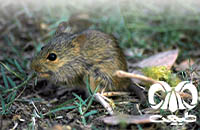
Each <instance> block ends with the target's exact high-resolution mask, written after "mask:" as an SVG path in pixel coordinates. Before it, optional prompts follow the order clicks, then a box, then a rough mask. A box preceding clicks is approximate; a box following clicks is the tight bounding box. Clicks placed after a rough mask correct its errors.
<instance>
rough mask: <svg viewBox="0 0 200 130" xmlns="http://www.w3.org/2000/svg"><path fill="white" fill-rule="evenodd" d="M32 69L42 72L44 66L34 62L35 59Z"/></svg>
mask: <svg viewBox="0 0 200 130" xmlns="http://www.w3.org/2000/svg"><path fill="white" fill-rule="evenodd" d="M31 69H32V70H34V71H36V72H41V70H42V67H41V65H39V64H36V63H35V62H34V60H33V61H32V63H31Z"/></svg>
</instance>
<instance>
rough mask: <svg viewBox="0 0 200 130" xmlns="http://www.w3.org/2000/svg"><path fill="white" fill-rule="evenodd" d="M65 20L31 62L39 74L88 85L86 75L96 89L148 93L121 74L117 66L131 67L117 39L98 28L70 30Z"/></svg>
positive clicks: (70, 84) (82, 86) (65, 82)
mask: <svg viewBox="0 0 200 130" xmlns="http://www.w3.org/2000/svg"><path fill="white" fill-rule="evenodd" d="M65 26H66V24H63V23H61V24H60V25H59V26H58V28H57V31H56V33H55V35H54V36H53V38H52V39H51V40H50V41H49V42H48V43H47V44H46V45H45V46H43V47H42V48H41V51H40V52H39V53H38V54H37V56H35V57H34V58H33V60H32V62H31V68H32V69H33V70H34V71H36V72H37V74H38V75H39V77H42V78H45V79H48V80H50V81H52V82H53V83H58V84H62V85H66V86H67V87H75V88H77V89H84V90H85V91H86V93H87V92H88V90H87V87H86V79H88V81H89V85H90V88H91V90H92V92H94V91H95V89H96V88H97V86H99V89H98V90H97V92H102V91H103V92H112V91H118V92H119V91H123V92H126V91H128V92H133V93H135V94H136V95H137V96H138V97H139V98H140V99H141V101H144V100H145V98H146V97H145V95H144V93H143V92H142V91H141V90H140V88H138V87H137V86H134V84H133V82H132V81H131V79H129V78H119V77H117V76H116V75H115V72H116V71H117V70H123V71H128V67H127V62H126V59H125V56H124V54H123V52H122V49H121V48H120V46H119V44H118V42H117V40H116V39H115V38H114V37H113V36H111V35H108V34H106V33H103V32H101V31H98V30H84V31H82V32H78V33H74V34H71V33H70V34H69V33H66V32H65V29H64V28H65Z"/></svg>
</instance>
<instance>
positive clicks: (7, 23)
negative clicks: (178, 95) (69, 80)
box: [0, 0, 200, 130]
mask: <svg viewBox="0 0 200 130" xmlns="http://www.w3.org/2000/svg"><path fill="white" fill-rule="evenodd" d="M96 2H97V1H96ZM96 2H94V3H95V6H93V8H92V9H91V10H88V9H90V8H89V7H88V6H89V5H87V4H86V3H85V4H84V3H81V2H80V3H81V4H80V3H79V2H78V1H75V2H66V3H65V4H59V3H56V4H55V6H53V5H54V2H50V1H45V2H44V3H41V4H39V3H37V2H36V3H34V2H33V3H28V2H24V1H21V2H19V3H13V2H12V1H8V2H0V3H1V4H0V10H1V11H0V54H1V55H0V64H1V65H0V66H1V71H0V100H1V104H0V115H1V116H0V129H2V130H4V129H5V130H7V129H12V128H13V129H19V130H20V129H36V130H37V129H50V128H52V127H53V128H52V129H61V128H60V127H65V128H66V129H72V128H75V129H111V130H112V129H196V128H199V126H200V120H199V114H200V109H199V105H198V106H197V107H196V108H194V109H193V110H192V114H195V115H197V121H196V122H195V123H188V124H184V125H182V126H170V125H169V124H168V123H163V124H155V123H147V124H132V125H127V124H126V123H120V124H119V125H108V124H105V123H104V122H103V120H102V119H103V118H104V117H106V116H109V114H108V113H107V111H106V110H105V109H104V108H103V107H102V106H101V105H100V104H99V103H98V102H96V101H94V100H93V98H91V97H90V98H89V99H88V100H86V99H83V98H81V97H80V96H79V94H77V95H76V94H72V92H71V90H69V89H68V88H67V87H65V86H56V85H54V84H52V83H51V82H49V81H48V80H44V79H38V78H36V77H35V75H34V73H33V71H32V70H31V69H30V62H31V59H32V58H33V57H34V55H36V54H37V52H38V51H39V50H40V48H41V47H42V45H44V44H46V43H47V41H48V40H49V39H50V38H51V37H52V35H53V34H54V32H55V30H56V27H57V26H58V24H59V23H60V22H61V21H66V20H70V19H71V18H72V17H73V16H79V15H81V16H82V15H83V16H84V19H87V20H88V21H89V22H90V23H91V28H93V29H98V30H101V31H103V32H105V33H108V34H112V35H114V36H115V37H116V38H117V40H118V41H119V44H120V46H121V48H123V50H124V52H125V54H126V58H127V61H128V63H129V64H134V63H136V62H138V61H141V60H142V59H145V58H147V57H149V56H151V55H154V54H157V53H159V52H163V51H166V50H171V49H179V50H180V53H179V56H178V58H177V60H176V63H175V64H174V66H173V67H172V69H171V70H172V71H173V73H174V74H177V75H179V76H180V78H181V79H184V78H187V79H191V78H193V76H192V75H191V74H192V73H193V72H196V71H198V70H195V69H194V68H192V67H189V68H188V69H187V70H185V71H180V70H178V69H177V68H178V67H179V65H180V63H182V61H184V60H188V59H191V61H194V63H196V64H197V65H198V61H199V56H200V53H199V51H200V22H199V18H200V15H199V13H200V10H199V8H198V9H197V8H196V6H195V7H194V8H191V7H193V4H191V3H189V4H188V5H190V6H188V7H185V6H184V8H180V10H179V11H177V10H176V8H175V7H176V6H175V5H176V4H177V3H174V6H172V7H171V6H170V7H171V8H170V9H169V8H166V9H163V10H162V9H159V8H158V7H159V6H157V5H154V4H153V3H151V4H148V5H146V4H145V3H140V2H139V3H138V2H133V3H132V2H131V1H127V3H128V2H130V3H129V4H124V3H123V2H122V1H120V0H119V1H118V2H116V3H111V2H106V1H104V2H99V3H98V2H97V3H96ZM77 3H79V5H77ZM94 3H93V4H94ZM30 5H31V6H30ZM177 5H178V4H177ZM183 5H184V4H180V5H179V6H183ZM161 6H162V7H165V6H164V4H163V5H162V4H161ZM136 7H137V8H136ZM140 7H143V8H140ZM108 12H109V13H108ZM130 69H131V68H130ZM182 73H184V76H185V77H184V76H183V75H180V74H182ZM193 81H194V82H195V85H196V86H197V88H198V89H199V78H198V76H197V77H195V78H194V79H193ZM143 87H144V88H145V86H143ZM147 91H148V88H146V95H147ZM74 93H76V92H74ZM112 99H113V101H114V102H115V105H116V108H115V112H116V113H120V114H128V115H140V111H141V112H142V113H145V111H149V110H148V108H149V107H150V106H149V105H148V104H147V105H141V104H140V102H139V101H138V99H137V97H136V96H135V95H126V96H120V97H119V96H116V97H113V98H112ZM63 129H64V128H63Z"/></svg>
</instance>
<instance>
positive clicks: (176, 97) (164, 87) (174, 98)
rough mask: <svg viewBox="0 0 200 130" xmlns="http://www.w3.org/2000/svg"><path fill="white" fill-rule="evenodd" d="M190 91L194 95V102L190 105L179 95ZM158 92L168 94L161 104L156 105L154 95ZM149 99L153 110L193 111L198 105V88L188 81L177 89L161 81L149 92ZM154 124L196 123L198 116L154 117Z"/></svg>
mask: <svg viewBox="0 0 200 130" xmlns="http://www.w3.org/2000/svg"><path fill="white" fill-rule="evenodd" d="M185 90H188V91H189V92H190V93H191V95H192V102H191V103H190V104H188V103H187V102H185V101H184V100H183V99H181V96H180V94H179V93H181V92H184V91H185ZM158 91H163V92H165V93H166V96H165V99H164V100H161V102H160V103H158V104H156V103H155V101H154V95H155V94H156V92H158ZM148 99H149V103H150V105H151V107H152V108H153V109H159V108H160V109H163V110H169V111H171V112H175V111H176V110H183V109H186V110H187V111H189V110H191V109H193V108H194V107H195V106H196V105H197V99H198V93H197V89H196V87H195V86H194V85H193V84H192V83H191V82H188V81H183V82H181V83H179V84H178V85H177V86H176V87H175V88H172V87H170V86H169V85H168V84H167V83H166V82H163V81H160V83H156V84H153V85H152V86H151V87H150V89H149V92H148ZM156 118H162V119H163V120H159V121H158V120H155V119H156ZM150 119H151V121H152V122H170V121H171V122H183V121H185V122H194V121H196V116H194V115H188V113H186V114H185V117H184V118H178V117H177V116H175V115H169V116H167V119H166V118H163V117H162V116H161V115H154V116H152V117H151V118H150Z"/></svg>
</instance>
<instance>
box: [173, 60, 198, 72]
mask: <svg viewBox="0 0 200 130" xmlns="http://www.w3.org/2000/svg"><path fill="white" fill-rule="evenodd" d="M193 64H194V60H192V59H187V60H184V61H182V62H181V63H180V64H179V65H178V66H177V67H176V70H177V71H181V70H186V69H188V68H189V67H190V66H192V65H193Z"/></svg>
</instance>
